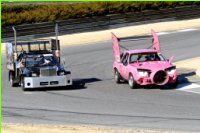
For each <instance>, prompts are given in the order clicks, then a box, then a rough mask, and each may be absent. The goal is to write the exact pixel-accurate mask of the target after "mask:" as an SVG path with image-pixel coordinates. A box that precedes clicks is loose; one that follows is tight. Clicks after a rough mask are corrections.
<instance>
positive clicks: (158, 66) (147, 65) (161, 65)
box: [131, 61, 172, 71]
mask: <svg viewBox="0 0 200 133" xmlns="http://www.w3.org/2000/svg"><path fill="white" fill-rule="evenodd" d="M131 66H134V67H137V68H140V69H148V70H151V71H158V70H165V69H166V68H169V67H171V66H172V65H171V64H170V63H169V62H168V61H147V62H138V63H134V64H132V65H131Z"/></svg>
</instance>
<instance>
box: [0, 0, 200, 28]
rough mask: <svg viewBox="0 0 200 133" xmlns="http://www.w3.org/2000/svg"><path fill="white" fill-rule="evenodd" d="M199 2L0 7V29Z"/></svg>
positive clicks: (10, 5)
mask: <svg viewBox="0 0 200 133" xmlns="http://www.w3.org/2000/svg"><path fill="white" fill-rule="evenodd" d="M184 5H200V2H80V3H73V2H71V3H68V2H61V3H59V2H55V3H54V2H52V3H49V2H48V3H46V4H45V3H42V4H33V3H32V4H15V5H14V4H2V18H1V19H2V26H11V25H19V24H27V23H38V22H53V21H55V20H67V19H72V18H83V17H92V16H103V15H108V14H115V13H126V12H140V11H143V10H152V9H153V10H159V9H163V8H172V7H177V6H184Z"/></svg>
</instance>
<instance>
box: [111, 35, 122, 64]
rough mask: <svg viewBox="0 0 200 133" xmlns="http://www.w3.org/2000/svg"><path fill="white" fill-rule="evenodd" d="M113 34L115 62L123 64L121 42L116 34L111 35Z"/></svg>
mask: <svg viewBox="0 0 200 133" xmlns="http://www.w3.org/2000/svg"><path fill="white" fill-rule="evenodd" d="M111 34H112V46H113V54H114V60H115V61H116V62H118V63H119V62H121V59H120V48H119V41H118V38H117V37H116V36H115V34H114V33H111Z"/></svg>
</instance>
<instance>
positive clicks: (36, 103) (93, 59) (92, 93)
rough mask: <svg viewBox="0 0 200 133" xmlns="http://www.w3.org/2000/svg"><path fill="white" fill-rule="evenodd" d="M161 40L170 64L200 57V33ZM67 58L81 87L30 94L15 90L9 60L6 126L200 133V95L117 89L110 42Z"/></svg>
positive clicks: (69, 50) (74, 50) (141, 44)
mask: <svg viewBox="0 0 200 133" xmlns="http://www.w3.org/2000/svg"><path fill="white" fill-rule="evenodd" d="M159 38H160V42H161V49H162V52H163V54H164V55H165V56H166V57H167V58H169V57H170V56H171V55H175V61H178V60H183V59H186V58H190V57H196V56H200V52H199V50H200V30H195V31H187V32H177V33H170V34H167V35H160V36H159ZM77 39H78V38H77ZM149 44H150V40H145V41H144V40H143V41H137V42H127V44H126V46H128V48H146V47H148V46H149ZM62 56H63V57H64V58H65V61H66V64H65V66H66V67H68V69H70V70H71V71H72V74H73V78H74V79H75V82H74V83H75V86H74V87H73V88H67V87H66V88H53V89H46V90H45V89H42V90H36V91H28V92H23V91H22V90H21V88H20V87H15V88H11V87H10V85H9V83H8V76H7V75H8V72H7V70H6V68H5V55H4V56H3V60H2V65H3V66H2V68H3V79H2V80H3V82H2V83H3V90H2V97H3V98H2V104H3V107H2V110H3V123H8V122H9V123H37V124H40V123H45V124H91V125H103V126H109V127H117V128H118V127H119V128H121V127H123V128H145V129H162V130H184V131H200V111H199V110H200V104H199V101H200V95H199V94H195V93H189V92H184V91H177V90H175V89H166V88H159V87H156V86H153V87H152V86H150V87H145V88H143V87H141V88H138V89H135V90H131V89H130V88H129V86H128V84H126V83H124V84H119V85H117V84H115V82H114V79H113V73H112V62H113V55H112V47H111V42H110V41H109V42H102V43H98V44H91V45H82V46H70V47H64V48H62ZM185 74H186V75H187V73H185ZM188 74H189V73H188ZM84 84H85V85H84ZM199 89H200V88H199Z"/></svg>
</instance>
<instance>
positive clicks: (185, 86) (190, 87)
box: [176, 83, 200, 94]
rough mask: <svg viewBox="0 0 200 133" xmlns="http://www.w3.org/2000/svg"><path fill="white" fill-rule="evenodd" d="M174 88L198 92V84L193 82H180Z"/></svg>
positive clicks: (199, 88)
mask: <svg viewBox="0 0 200 133" xmlns="http://www.w3.org/2000/svg"><path fill="white" fill-rule="evenodd" d="M176 90H179V91H185V92H191V93H198V94H200V85H199V84H195V83H185V84H180V85H178V86H177V89H176Z"/></svg>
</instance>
